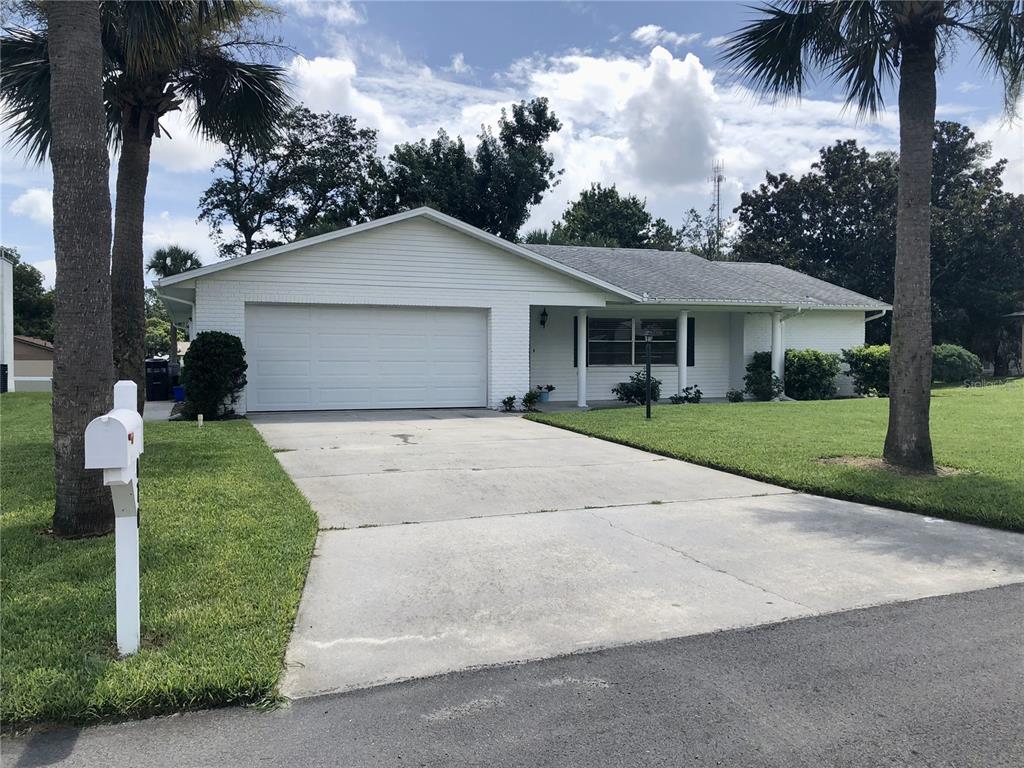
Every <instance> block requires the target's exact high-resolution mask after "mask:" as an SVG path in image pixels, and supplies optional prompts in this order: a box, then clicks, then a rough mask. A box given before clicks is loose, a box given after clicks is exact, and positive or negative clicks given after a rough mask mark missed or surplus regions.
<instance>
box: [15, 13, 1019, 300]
mask: <svg viewBox="0 0 1024 768" xmlns="http://www.w3.org/2000/svg"><path fill="white" fill-rule="evenodd" d="M278 8H279V10H280V15H279V17H278V18H277V19H276V20H274V21H273V22H272V23H271V24H269V28H268V31H269V32H270V33H271V34H273V35H277V36H279V37H280V38H281V39H282V42H283V43H284V44H285V45H286V46H287V47H288V49H289V50H282V51H281V52H280V54H279V58H280V62H281V64H282V65H283V66H285V67H286V68H287V69H288V71H289V74H290V78H291V82H292V87H293V92H294V96H295V98H296V99H297V100H299V101H302V102H305V103H306V104H307V105H308V106H310V107H311V108H313V109H316V110H327V109H330V110H333V111H336V112H341V113H347V114H352V115H354V116H355V117H356V118H357V119H358V120H359V121H360V123H362V124H365V125H370V126H372V127H374V128H377V129H378V131H379V138H380V144H381V149H382V150H383V151H385V152H386V151H387V150H388V149H389V148H390V147H391V146H392V145H393V144H395V143H396V142H401V141H410V140H415V139H418V138H420V137H424V136H432V135H434V134H435V133H436V132H437V129H438V128H444V129H445V130H446V131H448V133H450V134H453V135H454V134H459V135H462V136H464V137H465V138H466V139H467V140H468V141H469V143H470V144H472V143H473V141H472V140H473V137H475V136H476V134H477V133H478V132H479V130H480V126H481V124H483V123H487V124H493V122H494V121H495V120H496V118H497V116H498V115H499V114H500V110H501V107H502V106H505V105H507V104H510V103H512V102H513V101H517V100H519V99H522V98H530V97H533V96H547V97H548V98H549V99H550V101H551V105H552V108H553V110H554V111H555V113H556V114H557V115H558V116H559V117H560V118H561V120H562V122H563V126H564V127H563V129H562V131H561V132H560V133H559V134H558V135H557V136H556V137H555V139H554V140H553V141H552V143H551V149H552V151H553V152H554V153H555V157H556V162H557V164H558V167H560V168H564V169H565V173H564V175H563V176H562V181H561V183H560V184H559V186H558V187H557V188H556V189H555V190H553V191H552V192H550V193H549V194H548V195H547V197H546V198H545V200H544V202H543V203H542V204H541V205H540V206H537V207H536V208H535V209H534V211H533V213H532V216H531V220H530V222H529V223H528V226H546V225H548V224H549V223H550V221H551V220H552V219H554V218H557V217H558V215H559V214H560V213H561V211H562V210H563V209H564V207H565V205H566V203H567V202H568V201H569V200H571V199H572V198H574V197H576V195H578V194H579V192H580V190H581V189H583V188H585V187H586V186H587V185H588V184H589V183H590V182H591V181H600V182H603V183H605V184H612V183H615V184H617V185H618V187H619V188H620V189H621V190H623V191H625V192H631V193H635V194H638V195H640V196H641V197H644V198H646V199H647V201H648V206H649V208H650V209H651V210H652V211H653V212H654V213H655V214H656V215H659V216H664V217H665V218H667V219H668V220H669V221H670V222H672V223H678V222H679V220H680V219H681V216H682V214H683V212H684V211H685V210H686V209H688V208H690V207H696V208H698V209H702V210H706V209H707V207H708V206H709V205H710V187H709V184H708V182H707V176H708V173H709V169H710V164H711V162H712V161H713V160H714V159H716V158H720V159H722V160H723V161H724V163H725V169H726V170H725V172H726V176H727V181H726V184H725V188H724V200H723V207H724V206H725V205H728V206H730V207H731V206H733V205H735V203H736V202H737V201H738V199H739V194H740V192H741V191H742V190H744V189H749V188H751V187H753V186H756V184H757V183H759V182H760V181H761V180H762V178H763V176H764V173H765V171H766V170H771V171H773V172H779V171H788V172H795V173H799V172H802V171H804V170H806V169H807V168H808V166H809V165H810V164H811V163H812V162H813V161H814V159H815V157H816V155H817V150H818V148H819V147H821V146H823V145H825V144H830V143H832V142H834V141H836V140H838V139H844V138H856V139H857V140H858V141H860V142H862V143H863V144H865V145H866V146H868V147H869V148H871V149H885V148H894V147H895V144H896V128H897V124H896V120H895V114H894V112H893V111H892V110H891V109H890V111H888V112H886V113H885V114H883V115H881V116H879V118H877V119H874V120H864V119H858V118H857V116H856V115H854V114H852V113H850V112H849V111H847V110H844V109H843V105H842V97H841V95H840V94H839V93H837V92H836V91H835V89H833V88H832V87H831V86H829V85H828V84H817V85H815V86H813V87H812V88H811V89H809V90H808V91H807V93H806V94H805V97H804V99H803V100H802V101H800V102H799V103H795V102H794V103H787V104H784V105H770V104H766V103H764V102H762V101H760V100H759V99H757V98H756V96H755V95H753V94H751V93H750V92H749V91H747V90H746V89H745V88H743V87H742V85H741V84H739V83H737V82H735V80H734V79H733V78H731V77H730V73H729V72H728V71H727V70H726V69H725V68H724V67H723V65H722V63H721V62H720V60H719V59H718V53H719V48H718V43H719V42H720V38H721V37H722V36H724V35H727V34H729V33H730V32H732V31H733V30H735V29H736V28H737V27H738V26H740V25H741V24H742V23H743V22H744V20H746V19H747V18H749V17H750V13H751V12H750V11H749V10H748V9H747V8H746V7H745V6H744V5H743V4H740V3H727V2H676V3H669V2H664V3H642V2H631V3H622V2H597V3H583V2H503V3H498V2H493V3H492V2H460V3H433V2H420V3H407V2H402V3H399V2H394V3H389V2H377V3H344V2H316V1H315V0H282V1H281V2H279V3H278ZM889 102H890V104H892V103H893V99H892V98H890V100H889ZM1001 107H1002V97H1001V93H1000V90H999V86H998V84H997V83H995V82H993V81H992V78H991V77H989V76H987V75H986V74H984V73H982V72H980V71H978V69H977V67H976V66H975V63H974V61H973V59H972V58H971V56H970V55H969V54H968V53H961V54H960V56H958V57H957V58H955V59H954V60H952V61H950V62H948V63H947V65H946V67H945V69H944V71H943V72H942V73H941V75H940V80H939V116H940V117H941V118H945V119H955V120H960V121H962V122H965V123H967V124H968V125H970V126H971V127H972V128H974V129H975V130H976V131H977V132H978V133H979V135H980V136H981V137H982V138H984V139H986V140H990V141H992V142H993V145H994V149H995V153H996V154H997V155H998V156H1005V157H1009V158H1010V159H1011V165H1010V167H1009V168H1008V170H1007V173H1006V175H1005V177H1004V178H1005V182H1006V185H1007V188H1009V189H1012V190H1013V191H1016V192H1024V127H1022V125H1021V124H1020V123H1017V124H1016V125H1010V124H1007V123H1006V122H1005V120H1003V119H1002V117H1001ZM165 124H166V127H168V128H169V129H170V132H171V134H172V135H173V137H174V138H173V139H158V140H156V142H155V145H154V152H153V169H152V173H151V176H150V183H149V195H148V198H147V209H146V230H145V247H146V252H147V254H148V253H150V252H151V251H152V250H154V249H155V248H158V247H160V246H162V245H167V244H170V243H179V244H182V245H185V246H187V247H191V248H194V249H196V250H197V251H198V252H199V253H200V255H201V257H202V258H203V259H204V261H207V262H210V261H214V260H215V259H216V256H215V255H214V251H215V246H214V244H213V242H212V241H211V239H210V235H209V232H208V229H207V228H206V226H205V225H202V224H199V223H197V222H196V221H195V216H196V202H197V200H198V198H199V196H200V194H201V193H202V191H203V189H205V187H206V186H207V185H208V184H209V181H210V179H211V174H210V166H211V165H212V163H213V162H214V161H215V160H216V158H217V156H218V154H219V149H218V147H216V146H215V145H212V144H209V143H207V142H203V141H201V140H199V139H197V138H196V137H194V136H191V135H189V132H188V130H187V128H186V127H185V122H184V119H183V117H182V116H181V115H178V114H172V115H171V116H169V117H168V119H167V120H166V121H165ZM0 171H2V185H0V239H2V242H3V243H4V244H5V245H13V246H16V247H17V248H18V249H19V250H20V251H21V253H22V255H23V256H24V257H25V258H26V260H27V261H29V262H32V263H35V264H36V265H37V266H39V268H40V269H41V270H42V271H43V272H44V274H45V275H46V276H47V279H48V280H51V281H52V276H53V260H52V233H51V226H50V219H51V210H50V203H49V196H50V188H51V178H50V172H49V168H48V167H47V166H32V165H28V164H26V163H25V161H24V159H23V158H22V157H20V156H17V155H15V154H14V153H13V152H12V150H11V149H10V148H9V147H6V146H5V147H4V149H3V151H2V155H0Z"/></svg>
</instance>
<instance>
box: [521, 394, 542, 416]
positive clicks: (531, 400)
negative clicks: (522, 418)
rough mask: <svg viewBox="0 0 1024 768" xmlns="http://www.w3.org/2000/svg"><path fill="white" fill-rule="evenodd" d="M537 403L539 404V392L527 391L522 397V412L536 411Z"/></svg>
mask: <svg viewBox="0 0 1024 768" xmlns="http://www.w3.org/2000/svg"><path fill="white" fill-rule="evenodd" d="M538 402H540V392H538V391H537V390H536V389H530V390H527V392H526V394H525V395H523V410H526V411H536V410H537V403H538Z"/></svg>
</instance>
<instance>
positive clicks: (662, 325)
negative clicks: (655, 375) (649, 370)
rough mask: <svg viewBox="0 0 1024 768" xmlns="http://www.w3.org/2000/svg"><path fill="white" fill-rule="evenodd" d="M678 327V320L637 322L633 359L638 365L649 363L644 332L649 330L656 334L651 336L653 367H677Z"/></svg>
mask: <svg viewBox="0 0 1024 768" xmlns="http://www.w3.org/2000/svg"><path fill="white" fill-rule="evenodd" d="M677 326H678V322H677V321H676V320H637V321H636V335H635V336H634V338H635V340H636V344H635V349H634V358H633V359H634V360H635V362H636V364H637V365H639V364H641V363H646V362H647V349H646V345H647V344H646V342H645V341H644V331H646V330H647V329H648V328H649V329H651V330H652V331H653V332H654V333H653V334H652V335H651V363H652V364H653V365H675V364H676V327H677Z"/></svg>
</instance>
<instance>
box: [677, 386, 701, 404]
mask: <svg viewBox="0 0 1024 768" xmlns="http://www.w3.org/2000/svg"><path fill="white" fill-rule="evenodd" d="M702 397H704V393H703V392H701V391H700V387H698V386H696V385H694V386H690V387H683V393H682V394H681V395H672V396H671V397H669V401H670V402H671V403H672V405H683V404H684V403H699V402H700V399H701V398H702Z"/></svg>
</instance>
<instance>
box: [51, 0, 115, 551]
mask: <svg viewBox="0 0 1024 768" xmlns="http://www.w3.org/2000/svg"><path fill="white" fill-rule="evenodd" d="M44 7H45V8H46V13H47V17H48V21H47V28H48V32H49V57H50V125H51V130H52V140H51V143H50V165H51V167H52V169H53V250H54V258H55V260H56V262H57V279H56V287H55V290H54V334H53V346H54V352H53V454H54V456H53V457H54V480H55V484H56V505H55V507H54V513H53V530H54V533H55V534H56V535H58V536H62V537H69V538H72V537H79V536H93V535H98V534H103V533H109V532H110V530H111V529H112V528H113V526H114V511H113V507H112V506H111V502H110V492H109V491H108V490H107V489H106V487H104V485H103V476H102V473H101V472H100V471H98V470H88V471H87V470H86V469H85V468H84V467H85V450H84V433H85V427H86V425H87V424H88V423H89V421H90V420H91V419H93V418H95V417H96V416H99V415H101V414H103V413H105V412H106V411H107V410H109V409H110V407H111V405H112V399H113V391H112V385H113V378H114V366H113V358H112V354H111V338H110V326H109V325H108V324H107V323H106V322H105V321H106V318H108V317H110V283H109V270H110V189H109V187H108V186H107V184H108V177H109V173H110V166H109V162H108V159H107V146H106V135H105V134H106V131H105V129H106V117H105V115H104V109H103V85H102V72H103V69H102V67H103V54H102V48H101V44H100V10H99V4H98V3H81V2H74V1H73V0H68V1H64V2H58V1H55V2H49V3H46V4H45V6H44Z"/></svg>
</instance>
